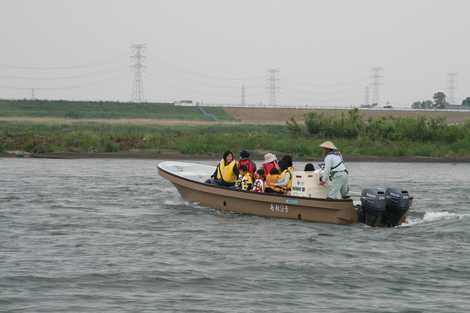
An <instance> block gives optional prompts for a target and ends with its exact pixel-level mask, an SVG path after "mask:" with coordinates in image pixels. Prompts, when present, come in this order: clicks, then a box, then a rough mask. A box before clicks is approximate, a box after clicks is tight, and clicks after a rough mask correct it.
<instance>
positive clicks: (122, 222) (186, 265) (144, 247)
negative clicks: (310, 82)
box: [0, 159, 470, 313]
mask: <svg viewBox="0 0 470 313" xmlns="http://www.w3.org/2000/svg"><path fill="white" fill-rule="evenodd" d="M156 164H157V162H156V161H138V160H40V159H0V311H1V312H348V313H349V312H469V311H470V205H469V203H470V201H469V192H470V165H468V164H438V163H435V164H413V163H402V164H400V163H349V164H348V165H349V167H350V168H351V172H352V175H353V187H354V188H355V189H356V190H358V189H359V186H370V185H374V184H377V183H378V184H383V183H385V182H386V183H387V184H388V185H400V186H403V187H405V188H408V190H409V191H410V192H411V193H412V194H413V195H414V196H415V203H414V207H413V209H412V216H411V218H410V219H409V223H408V224H407V225H405V226H401V227H397V228H392V229H378V228H376V229H374V228H370V227H367V226H364V225H352V226H338V225H326V224H315V223H307V222H302V221H296V220H281V219H269V218H260V217H254V216H244V215H237V214H223V213H220V212H217V211H215V210H211V209H205V208H199V207H195V206H192V205H189V204H186V203H184V202H183V201H182V200H181V198H180V197H179V195H178V194H177V192H176V190H175V188H173V187H172V186H171V185H170V184H169V183H168V182H166V181H164V180H163V179H162V178H161V177H159V176H158V174H157V172H156V168H155V166H156ZM423 214H424V216H423Z"/></svg>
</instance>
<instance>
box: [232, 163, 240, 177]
mask: <svg viewBox="0 0 470 313" xmlns="http://www.w3.org/2000/svg"><path fill="white" fill-rule="evenodd" d="M233 174H235V176H237V177H238V175H240V171H239V170H238V164H237V163H235V165H234V166H233Z"/></svg>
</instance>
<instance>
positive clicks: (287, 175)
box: [275, 171, 291, 187]
mask: <svg viewBox="0 0 470 313" xmlns="http://www.w3.org/2000/svg"><path fill="white" fill-rule="evenodd" d="M290 179H291V173H290V172H289V171H287V172H286V173H285V174H284V175H283V176H282V177H281V178H279V179H278V180H277V182H276V183H275V185H276V186H279V187H284V186H287V184H288V183H289V180H290Z"/></svg>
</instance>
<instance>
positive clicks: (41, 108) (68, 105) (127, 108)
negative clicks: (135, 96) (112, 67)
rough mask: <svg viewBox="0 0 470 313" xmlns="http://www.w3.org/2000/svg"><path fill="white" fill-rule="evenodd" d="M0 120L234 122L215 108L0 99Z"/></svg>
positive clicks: (220, 109) (221, 109)
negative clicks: (40, 118) (42, 118)
mask: <svg viewBox="0 0 470 313" xmlns="http://www.w3.org/2000/svg"><path fill="white" fill-rule="evenodd" d="M0 117H49V118H54V117H59V118H71V119H132V118H145V119H176V120H222V121H225V120H233V118H232V117H231V116H230V115H229V114H227V113H226V112H225V111H224V109H223V108H216V107H196V106H193V107H182V106H175V105H173V104H171V103H133V102H112V101H105V102H96V101H95V102H92V101H62V100H0Z"/></svg>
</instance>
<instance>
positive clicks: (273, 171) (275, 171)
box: [269, 167, 280, 175]
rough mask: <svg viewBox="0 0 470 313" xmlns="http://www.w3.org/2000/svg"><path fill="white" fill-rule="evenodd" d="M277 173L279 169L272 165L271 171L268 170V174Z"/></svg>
mask: <svg viewBox="0 0 470 313" xmlns="http://www.w3.org/2000/svg"><path fill="white" fill-rule="evenodd" d="M279 173H280V172H279V170H278V169H277V168H275V167H273V168H272V169H271V172H269V174H271V175H279Z"/></svg>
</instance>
